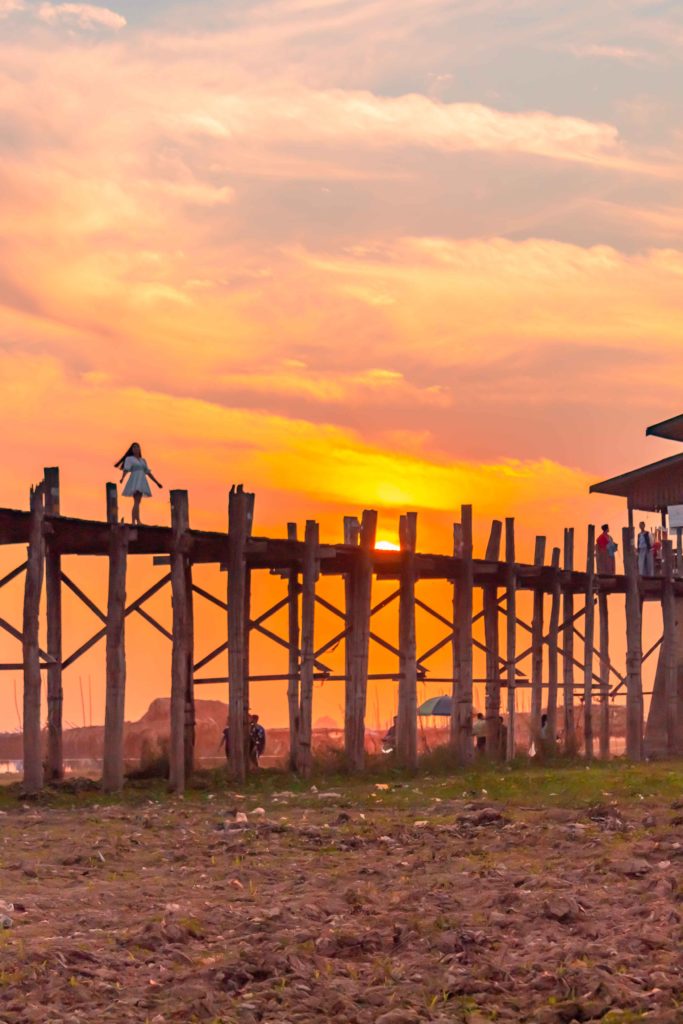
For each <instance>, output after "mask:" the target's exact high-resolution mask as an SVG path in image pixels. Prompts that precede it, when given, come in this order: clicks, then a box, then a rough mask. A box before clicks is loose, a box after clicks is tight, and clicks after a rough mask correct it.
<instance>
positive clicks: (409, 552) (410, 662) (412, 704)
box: [396, 512, 417, 769]
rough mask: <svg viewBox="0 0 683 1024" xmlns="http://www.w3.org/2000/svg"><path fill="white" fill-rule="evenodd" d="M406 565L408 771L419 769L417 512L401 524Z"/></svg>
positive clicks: (400, 743)
mask: <svg viewBox="0 0 683 1024" xmlns="http://www.w3.org/2000/svg"><path fill="white" fill-rule="evenodd" d="M399 539H400V542H401V551H402V552H403V555H402V564H401V583H400V595H399V611H398V629H399V639H398V646H399V650H400V652H401V657H400V660H399V672H400V679H399V683H398V717H397V719H396V759H397V761H398V763H399V764H400V765H402V766H403V767H404V768H410V769H416V768H417V647H416V642H415V549H416V544H417V513H416V512H408V514H407V515H405V516H401V519H400V521H399Z"/></svg>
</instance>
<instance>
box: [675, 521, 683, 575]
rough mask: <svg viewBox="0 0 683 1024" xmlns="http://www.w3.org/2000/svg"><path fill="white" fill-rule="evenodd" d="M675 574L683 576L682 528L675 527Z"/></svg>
mask: <svg viewBox="0 0 683 1024" xmlns="http://www.w3.org/2000/svg"><path fill="white" fill-rule="evenodd" d="M676 575H677V576H683V529H681V527H680V526H678V527H677V528H676Z"/></svg>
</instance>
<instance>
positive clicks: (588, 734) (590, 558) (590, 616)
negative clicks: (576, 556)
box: [583, 525, 595, 760]
mask: <svg viewBox="0 0 683 1024" xmlns="http://www.w3.org/2000/svg"><path fill="white" fill-rule="evenodd" d="M594 633H595V527H594V526H593V525H591V526H589V527H588V543H587V550H586V639H585V641H584V647H583V652H584V653H583V737H584V745H585V750H586V757H587V758H588V760H590V759H591V758H592V757H593V754H594V750H593V653H594V650H595V639H594Z"/></svg>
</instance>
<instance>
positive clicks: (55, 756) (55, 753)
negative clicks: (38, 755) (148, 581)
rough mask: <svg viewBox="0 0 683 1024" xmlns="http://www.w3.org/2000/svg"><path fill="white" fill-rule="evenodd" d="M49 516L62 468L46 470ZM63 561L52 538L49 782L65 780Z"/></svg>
mask: <svg viewBox="0 0 683 1024" xmlns="http://www.w3.org/2000/svg"><path fill="white" fill-rule="evenodd" d="M44 480H45V514H46V515H48V516H58V515H59V469H57V468H56V467H53V468H49V469H48V468H46V469H45V470H44ZM61 573H62V560H61V556H60V555H59V554H58V553H57V552H56V551H54V550H53V548H52V545H51V543H50V541H49V539H48V540H47V541H46V547H45V599H46V600H45V611H46V615H47V653H48V656H49V658H50V659H51V664H49V665H48V668H47V773H46V775H47V780H48V781H52V780H53V779H61V778H63V777H64V762H63V750H62V705H63V700H64V695H63V690H62V576H61Z"/></svg>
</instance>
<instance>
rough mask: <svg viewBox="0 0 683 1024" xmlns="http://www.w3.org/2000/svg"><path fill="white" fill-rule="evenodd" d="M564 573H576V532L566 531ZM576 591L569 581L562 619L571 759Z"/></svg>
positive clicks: (567, 743)
mask: <svg viewBox="0 0 683 1024" xmlns="http://www.w3.org/2000/svg"><path fill="white" fill-rule="evenodd" d="M564 571H565V573H567V575H569V574H570V573H572V572H573V571H574V530H573V528H570V529H568V530H565V531H564ZM573 618H574V591H573V589H572V584H571V580H569V579H568V580H567V583H566V584H565V587H564V593H563V597H562V619H563V621H564V622H565V623H566V625H565V628H564V636H563V637H562V650H563V651H564V654H563V655H562V681H563V685H564V699H563V703H564V752H565V754H567V755H568V756H569V757H574V756H575V755H576V724H575V722H574V630H573V628H572V622H573Z"/></svg>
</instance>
